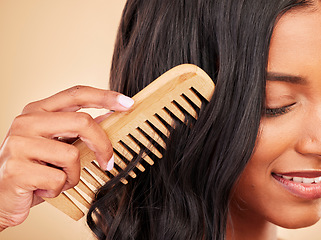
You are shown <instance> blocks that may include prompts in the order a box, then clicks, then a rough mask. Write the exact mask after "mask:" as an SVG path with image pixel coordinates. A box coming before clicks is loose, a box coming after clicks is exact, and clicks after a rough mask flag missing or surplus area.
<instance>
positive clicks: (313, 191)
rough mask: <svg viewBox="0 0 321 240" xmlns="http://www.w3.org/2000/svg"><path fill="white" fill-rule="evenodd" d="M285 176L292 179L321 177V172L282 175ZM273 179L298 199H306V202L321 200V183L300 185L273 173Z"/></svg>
mask: <svg viewBox="0 0 321 240" xmlns="http://www.w3.org/2000/svg"><path fill="white" fill-rule="evenodd" d="M280 175H284V176H291V177H306V178H311V177H320V176H321V173H320V172H295V173H294V172H293V173H286V174H280ZM272 176H273V178H274V179H275V180H276V181H277V182H278V183H279V184H280V185H281V186H282V187H284V188H285V189H286V190H287V191H289V192H290V193H292V194H293V195H295V196H296V197H299V198H302V199H305V200H315V199H319V198H321V182H320V183H310V184H307V183H298V182H294V181H292V180H288V179H285V178H282V177H281V176H279V174H278V175H277V174H275V173H272Z"/></svg>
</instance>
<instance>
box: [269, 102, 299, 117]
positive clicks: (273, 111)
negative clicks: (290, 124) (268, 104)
mask: <svg viewBox="0 0 321 240" xmlns="http://www.w3.org/2000/svg"><path fill="white" fill-rule="evenodd" d="M294 104H295V103H292V104H290V105H287V106H284V107H280V108H266V109H265V116H267V117H278V116H281V115H283V114H286V113H288V112H289V111H290V110H291V107H292V106H293V105H294Z"/></svg>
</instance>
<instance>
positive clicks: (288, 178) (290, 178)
mask: <svg viewBox="0 0 321 240" xmlns="http://www.w3.org/2000/svg"><path fill="white" fill-rule="evenodd" d="M282 177H283V178H284V179H287V180H292V179H293V177H288V176H282Z"/></svg>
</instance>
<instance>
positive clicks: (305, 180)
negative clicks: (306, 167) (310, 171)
mask: <svg viewBox="0 0 321 240" xmlns="http://www.w3.org/2000/svg"><path fill="white" fill-rule="evenodd" d="M302 179H303V183H313V182H314V181H315V180H314V178H302Z"/></svg>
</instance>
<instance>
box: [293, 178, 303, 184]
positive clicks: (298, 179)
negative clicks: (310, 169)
mask: <svg viewBox="0 0 321 240" xmlns="http://www.w3.org/2000/svg"><path fill="white" fill-rule="evenodd" d="M293 182H297V183H302V182H303V178H301V177H294V178H293Z"/></svg>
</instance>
